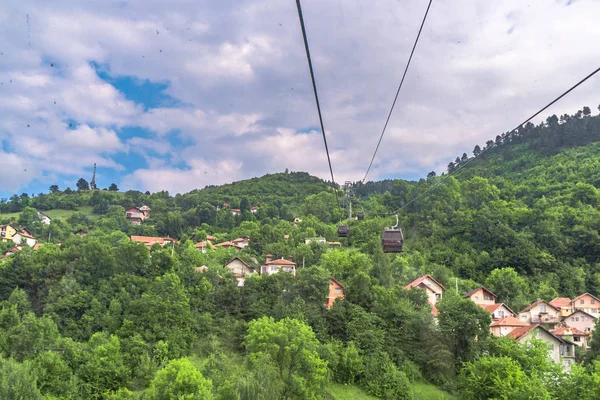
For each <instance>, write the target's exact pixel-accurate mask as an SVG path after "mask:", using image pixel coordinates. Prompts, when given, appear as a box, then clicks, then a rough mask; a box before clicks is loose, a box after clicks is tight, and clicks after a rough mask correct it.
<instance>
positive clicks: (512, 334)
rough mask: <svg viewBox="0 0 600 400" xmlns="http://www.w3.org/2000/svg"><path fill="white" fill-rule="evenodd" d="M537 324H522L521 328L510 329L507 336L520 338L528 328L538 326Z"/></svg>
mask: <svg viewBox="0 0 600 400" xmlns="http://www.w3.org/2000/svg"><path fill="white" fill-rule="evenodd" d="M538 326H539V325H527V326H523V327H521V328H517V329H514V330H512V331H510V332H509V333H508V336H510V337H511V338H513V339H520V338H522V337H523V336H525V335H526V334H527V333H528V332H529V331H530V330H532V329H533V328H535V327H538Z"/></svg>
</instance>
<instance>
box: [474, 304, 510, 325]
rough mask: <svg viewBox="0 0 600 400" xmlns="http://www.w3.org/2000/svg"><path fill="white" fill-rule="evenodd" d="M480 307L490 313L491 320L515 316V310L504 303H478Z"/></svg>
mask: <svg viewBox="0 0 600 400" xmlns="http://www.w3.org/2000/svg"><path fill="white" fill-rule="evenodd" d="M479 306H480V307H481V308H483V309H484V310H485V311H487V312H489V313H490V314H492V320H494V321H497V320H500V319H503V318H506V317H508V316H513V317H514V316H515V315H517V314H515V312H514V311H513V310H511V309H510V308H509V307H508V306H507V305H506V304H504V303H497V304H479Z"/></svg>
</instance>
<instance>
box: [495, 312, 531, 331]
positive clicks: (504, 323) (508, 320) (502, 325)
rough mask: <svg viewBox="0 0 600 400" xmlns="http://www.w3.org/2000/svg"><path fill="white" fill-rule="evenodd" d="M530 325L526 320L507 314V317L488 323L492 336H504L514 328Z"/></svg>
mask: <svg viewBox="0 0 600 400" xmlns="http://www.w3.org/2000/svg"><path fill="white" fill-rule="evenodd" d="M528 326H530V325H529V324H528V323H527V322H523V321H519V320H518V319H517V318H515V317H513V316H512V315H509V316H508V317H505V318H502V319H500V320H497V321H494V322H492V323H491V324H490V333H491V334H492V336H506V335H508V334H510V333H511V332H512V331H514V330H515V329H519V328H524V327H528Z"/></svg>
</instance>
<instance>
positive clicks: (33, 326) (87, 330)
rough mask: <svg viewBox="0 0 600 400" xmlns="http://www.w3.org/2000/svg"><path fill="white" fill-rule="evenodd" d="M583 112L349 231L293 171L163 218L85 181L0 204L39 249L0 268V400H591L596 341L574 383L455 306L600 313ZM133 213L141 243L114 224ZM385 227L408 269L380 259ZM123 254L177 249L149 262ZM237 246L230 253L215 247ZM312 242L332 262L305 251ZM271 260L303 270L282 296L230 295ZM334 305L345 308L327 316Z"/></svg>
mask: <svg viewBox="0 0 600 400" xmlns="http://www.w3.org/2000/svg"><path fill="white" fill-rule="evenodd" d="M588 111H589V110H584V111H582V112H581V115H578V114H576V116H574V117H569V118H566V117H561V119H557V120H555V119H554V118H550V119H549V120H548V122H547V123H546V124H543V125H542V126H539V127H533V126H528V127H525V128H524V129H523V131H522V132H520V133H518V134H517V135H514V134H513V135H504V137H503V136H499V140H496V141H494V142H493V143H491V144H489V146H488V147H486V148H485V151H484V149H477V148H476V149H475V153H476V154H475V155H478V156H477V158H476V159H475V160H472V162H470V163H469V164H467V165H466V166H465V164H464V163H466V162H467V161H468V159H469V157H468V156H467V155H466V154H465V155H464V157H461V158H459V160H458V164H459V165H458V167H457V165H456V164H455V163H452V166H449V167H450V170H451V171H450V172H451V175H450V176H448V175H445V176H435V174H429V176H428V177H427V178H426V179H425V178H424V179H422V180H420V181H418V182H407V181H403V180H388V181H382V182H370V183H367V184H365V185H360V184H356V185H355V186H354V193H355V196H354V197H353V198H352V199H348V201H351V202H352V205H353V210H354V216H356V213H357V212H358V211H362V212H364V214H365V218H364V220H360V221H359V220H357V219H356V218H352V219H350V220H347V219H346V218H347V214H346V213H347V211H348V210H347V209H342V208H341V205H340V203H339V202H338V201H337V200H336V195H335V193H334V190H335V189H334V188H333V187H332V185H330V184H328V183H327V182H324V181H322V180H320V179H318V178H315V177H311V176H310V175H308V174H306V173H301V172H294V173H288V172H287V171H286V172H284V173H278V174H272V175H267V176H264V177H261V178H254V179H250V180H247V181H242V182H236V183H234V184H231V185H224V186H219V187H207V188H204V189H201V190H195V191H192V192H190V193H187V194H183V195H176V196H170V195H169V194H168V193H167V192H158V193H152V194H151V193H141V192H138V191H128V192H119V191H118V190H117V188H116V185H114V186H113V185H111V188H112V190H96V191H90V190H87V189H86V185H87V182H84V181H83V182H82V180H80V182H78V184H77V186H78V188H79V190H71V189H68V188H65V189H63V188H59V187H57V186H55V185H53V186H51V187H50V193H47V194H40V195H36V196H28V195H26V194H22V195H20V196H19V195H15V196H13V197H12V198H10V199H6V200H5V201H3V202H1V203H0V212H1V213H0V220H2V221H0V222H4V223H7V222H11V223H13V225H15V226H17V227H18V226H23V227H26V228H27V229H28V230H29V231H30V232H31V233H32V234H33V235H34V236H35V237H37V239H38V240H39V242H40V243H41V244H42V246H41V247H39V248H37V249H36V250H33V249H32V248H31V247H28V246H23V248H22V249H21V250H14V249H13V251H12V254H8V253H7V255H6V256H5V257H4V258H3V260H1V261H0V398H28V399H38V398H42V396H43V397H44V398H47V399H50V398H61V399H62V398H67V399H121V400H122V399H142V398H143V399H164V398H178V396H182V397H183V396H188V395H189V397H186V398H194V399H196V398H197V399H223V400H225V399H240V400H242V399H243V400H250V399H260V398H263V399H280V398H282V399H327V400H329V399H334V398H360V396H365V397H364V398H367V397H366V395H365V394H364V393H362V392H361V393H359V392H360V390H364V391H365V392H367V393H369V394H370V395H372V396H376V397H378V398H384V399H411V398H436V397H435V396H445V394H444V393H440V392H437V393H435V394H433V392H428V393H431V394H422V395H419V394H418V391H417V388H423V387H424V389H422V390H426V391H427V390H434V389H433V388H431V387H430V386H427V385H429V384H434V385H436V386H438V387H441V388H443V389H444V390H446V391H448V392H454V393H456V394H458V395H459V396H460V398H465V399H484V398H488V397H490V396H493V397H495V398H539V399H550V398H563V397H566V396H570V397H573V398H578V399H595V398H597V393H598V392H599V391H600V385H599V384H598V382H600V340H598V339H597V338H599V337H600V334H595V335H594V338H593V339H592V342H591V343H592V345H591V346H592V348H591V350H590V351H588V353H587V355H585V354H583V353H581V352H578V354H577V361H578V362H583V361H584V360H585V362H586V365H587V366H588V368H587V369H583V368H578V367H574V369H573V370H572V371H573V372H572V373H571V374H566V373H564V372H562V370H561V368H560V367H559V366H558V365H556V364H554V363H553V362H551V361H549V360H548V359H547V358H546V356H547V354H548V352H547V349H546V348H545V347H543V345H537V346H525V345H520V344H517V343H516V342H515V341H514V340H512V339H507V338H491V337H490V330H489V324H490V323H491V317H490V314H489V313H488V312H487V311H485V310H484V309H483V308H481V307H479V306H477V305H475V303H473V302H472V301H471V300H466V299H463V298H462V296H461V295H462V294H464V293H466V292H467V291H469V290H471V289H474V288H476V287H478V286H480V285H485V286H486V287H487V288H488V289H490V290H491V291H492V292H494V293H495V294H496V295H497V296H498V298H497V302H499V303H500V302H501V303H505V304H507V305H508V306H509V308H511V309H512V310H514V311H516V312H519V311H520V310H522V309H523V308H524V307H525V306H527V305H528V304H530V303H531V302H533V301H535V300H537V299H545V300H551V299H553V298H555V297H557V296H564V297H570V298H574V297H576V296H578V295H580V294H583V293H585V292H589V293H591V294H593V295H596V296H598V295H600V235H599V232H600V211H599V210H598V206H599V205H600V192H599V191H598V187H599V185H600V164H599V163H600V161H599V157H598V156H599V153H600V142H598V141H597V140H599V139H600V133H599V129H600V124H599V122H598V121H599V119H598V117H592V116H590V115H589V112H588ZM526 132H527V133H526ZM562 136H564V137H562ZM482 151H484V152H483V153H481V152H482ZM463 159H464V160H463ZM461 163H462V164H461ZM461 165H462V166H464V168H460V170H456V169H457V168H459V167H461ZM337 195H338V197H341V196H343V193H342V191H341V190H339V191H338V193H337ZM143 205H146V206H149V207H150V209H151V211H150V216H149V218H147V219H145V220H144V221H143V223H142V224H141V225H134V224H132V223H131V222H130V221H128V220H127V219H126V211H125V210H126V209H127V208H130V207H134V206H135V207H140V206H143ZM36 209H37V210H40V211H44V212H46V213H47V214H48V215H49V216H50V217H51V218H52V222H51V223H50V224H49V225H46V224H44V223H42V220H41V219H40V216H39V215H38V213H37V211H36ZM396 210H398V216H399V219H400V226H401V227H402V228H403V230H404V234H405V237H406V242H405V245H404V249H405V251H404V252H403V253H400V254H385V253H383V252H382V247H381V234H382V232H383V230H384V228H385V227H389V226H391V225H393V224H394V223H395V222H396V220H395V217H394V216H393V213H394V211H396ZM340 221H342V223H344V224H348V227H349V232H350V233H349V237H348V238H339V237H338V235H337V225H338V224H339V223H340ZM76 233H77V234H76ZM85 234H87V235H86V236H84V235H85ZM131 235H144V236H149V237H157V236H158V237H163V238H164V237H169V238H175V239H176V241H174V242H172V241H167V243H168V244H169V246H168V247H166V248H163V247H161V246H160V245H159V244H154V245H153V246H151V247H150V248H148V247H146V246H145V245H144V244H141V243H136V242H134V241H132V240H130V237H131ZM82 236H83V237H82ZM245 236H248V237H249V244H248V246H246V247H243V248H242V249H240V248H237V249H236V248H235V247H234V246H231V243H230V244H228V245H227V246H216V244H218V243H221V242H225V241H229V240H233V239H236V238H240V239H242V241H243V238H244V237H245ZM319 237H323V238H325V239H326V240H325V242H332V243H329V245H328V244H326V243H321V242H322V241H312V242H310V241H309V243H307V242H306V239H311V238H319ZM208 238H210V241H212V242H213V244H214V246H208V245H207V244H206V240H207V239H208ZM338 242H339V245H340V246H339V247H337V245H338ZM0 246H1V249H0V250H2V253H4V251H5V250H8V249H9V248H11V247H13V246H15V243H12V242H4V243H1V244H0ZM268 254H270V255H272V257H274V258H276V259H280V258H286V259H287V260H292V261H294V262H296V263H297V264H298V270H297V273H296V275H295V276H292V275H291V274H288V273H284V272H280V273H277V274H273V275H269V274H268V273H264V274H262V275H259V274H251V276H246V277H245V283H244V284H243V286H240V285H239V283H238V278H240V276H239V274H238V276H235V275H234V274H233V273H232V272H231V271H230V270H228V269H225V268H224V267H223V265H224V264H226V263H227V262H228V261H229V260H231V259H233V258H234V257H239V258H240V259H241V260H242V261H243V262H244V263H245V264H244V263H238V264H236V265H238V267H239V266H240V265H242V266H241V267H240V268H247V271H251V270H252V269H253V268H254V269H257V270H258V269H259V267H260V266H261V265H265V263H266V262H267V255H268ZM287 262H288V264H287V265H289V261H287ZM244 266H245V267H244ZM265 271H266V270H265ZM425 274H430V275H432V276H433V278H435V279H436V280H437V281H439V282H440V283H441V284H442V285H444V286H445V288H446V290H445V292H444V293H443V299H440V300H439V301H438V302H437V303H436V305H435V306H436V310H433V309H432V307H431V305H430V300H428V298H427V297H426V295H425V292H423V291H421V290H406V289H405V286H406V285H407V283H409V282H411V281H412V280H413V279H415V278H418V277H420V276H423V275H425ZM330 278H334V280H333V281H332V280H330ZM332 282H333V283H332ZM330 283H331V284H336V285H338V284H340V285H341V286H335V288H337V289H335V290H338V289H339V290H341V292H340V293H343V295H344V301H339V300H338V301H336V302H335V305H334V306H333V308H331V309H330V310H329V309H327V308H326V307H325V306H324V304H325V303H326V302H327V301H328V296H330V295H331V291H330V286H329V285H330ZM457 291H458V294H457V293H456V292H457ZM336 293H337V292H336ZM432 312H433V313H434V314H435V313H439V315H438V316H437V322H434V319H433V317H432ZM436 315H437V314H436ZM5 377H6V378H5ZM13 382H18V384H14V383H13ZM359 388H360V389H359ZM340 390H341V391H342V394H340V395H339V397H334V396H335V395H334V394H333V393H337V392H338V391H340ZM194 396H195V397H194ZM442 398H443V397H442Z"/></svg>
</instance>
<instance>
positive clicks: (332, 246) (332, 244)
mask: <svg viewBox="0 0 600 400" xmlns="http://www.w3.org/2000/svg"><path fill="white" fill-rule="evenodd" d="M327 247H329V248H330V249H337V248H338V247H342V244H341V243H340V242H327Z"/></svg>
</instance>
